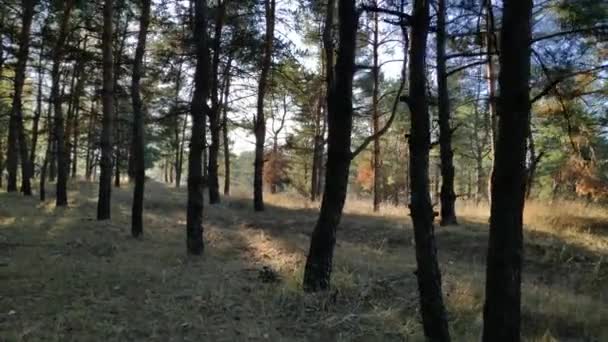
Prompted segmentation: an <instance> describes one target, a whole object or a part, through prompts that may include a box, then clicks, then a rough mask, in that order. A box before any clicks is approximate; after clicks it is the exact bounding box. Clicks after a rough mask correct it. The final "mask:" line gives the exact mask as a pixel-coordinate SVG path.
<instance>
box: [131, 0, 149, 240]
mask: <svg viewBox="0 0 608 342" xmlns="http://www.w3.org/2000/svg"><path fill="white" fill-rule="evenodd" d="M140 5H141V17H140V21H139V34H138V39H137V48H136V49H135V60H134V61H133V75H132V79H131V98H132V101H133V142H132V146H133V152H134V154H133V157H134V158H135V160H134V163H133V164H134V165H133V166H134V168H135V187H134V189H133V206H132V208H131V235H133V237H136V238H137V237H139V236H141V235H142V233H143V205H144V184H145V178H146V168H145V160H144V146H145V141H144V122H145V110H144V108H143V103H142V100H141V95H140V92H141V90H140V80H141V77H142V74H143V72H144V71H143V60H144V54H145V52H146V37H147V35H148V26H149V25H150V6H151V0H141V2H140Z"/></svg>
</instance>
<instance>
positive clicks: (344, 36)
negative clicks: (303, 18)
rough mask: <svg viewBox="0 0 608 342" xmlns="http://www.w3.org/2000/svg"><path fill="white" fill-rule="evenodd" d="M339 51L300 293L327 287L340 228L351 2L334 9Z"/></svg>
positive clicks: (347, 156)
mask: <svg viewBox="0 0 608 342" xmlns="http://www.w3.org/2000/svg"><path fill="white" fill-rule="evenodd" d="M338 17H339V21H340V26H339V38H340V40H339V42H340V43H339V47H338V58H337V61H336V66H335V71H334V70H332V73H334V72H335V74H334V75H335V79H333V80H332V84H331V86H330V88H329V94H328V113H327V114H328V124H329V132H328V151H327V153H328V157H327V168H326V177H327V179H330V180H331V181H330V182H326V183H325V192H324V193H323V201H322V203H321V212H320V215H319V219H318V221H317V224H316V226H315V229H314V231H313V233H312V238H311V241H310V250H309V252H308V257H307V259H306V267H305V270H304V284H303V286H304V290H305V291H319V290H326V289H329V287H330V279H331V270H332V259H333V253H334V247H335V245H336V229H337V227H338V225H339V224H340V219H341V217H342V209H343V208H344V201H345V199H346V190H347V188H348V173H349V167H350V162H351V151H350V143H351V133H352V123H353V103H352V96H353V76H354V73H355V54H356V45H357V44H356V41H357V25H358V20H357V19H358V15H357V11H356V8H355V0H340V1H339V8H338Z"/></svg>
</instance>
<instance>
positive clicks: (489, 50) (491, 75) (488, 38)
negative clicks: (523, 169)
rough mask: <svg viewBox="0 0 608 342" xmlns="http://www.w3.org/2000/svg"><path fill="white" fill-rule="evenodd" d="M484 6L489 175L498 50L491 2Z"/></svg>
mask: <svg viewBox="0 0 608 342" xmlns="http://www.w3.org/2000/svg"><path fill="white" fill-rule="evenodd" d="M484 4H485V12H486V13H485V14H486V18H485V22H486V35H485V43H486V58H487V60H488V62H487V64H486V79H487V82H488V116H489V120H488V121H489V124H490V127H489V128H490V130H489V131H490V147H491V148H492V153H491V155H492V170H491V171H490V175H492V173H493V172H494V166H495V164H494V162H495V160H494V156H495V155H496V139H497V137H498V134H497V130H498V113H497V108H496V107H497V104H496V101H497V95H496V94H497V92H496V70H495V69H496V68H495V65H494V53H495V52H496V50H497V49H498V46H497V42H496V35H495V34H494V29H495V27H494V26H495V25H494V11H493V9H492V0H484ZM487 186H488V189H487V197H488V199H491V195H490V194H491V192H492V177H491V176H490V177H488V183H487Z"/></svg>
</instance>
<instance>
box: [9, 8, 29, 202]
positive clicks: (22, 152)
mask: <svg viewBox="0 0 608 342" xmlns="http://www.w3.org/2000/svg"><path fill="white" fill-rule="evenodd" d="M34 5H35V1H34V0H23V1H22V8H23V13H22V17H21V19H22V21H21V22H22V24H21V32H20V33H19V50H18V51H17V55H16V58H17V66H16V68H15V81H14V93H13V105H12V109H11V115H10V123H9V129H10V131H9V144H8V158H7V159H8V166H9V191H16V190H17V189H16V188H17V159H18V158H20V159H21V192H23V194H24V195H26V196H31V195H32V187H31V183H30V181H31V180H30V178H31V176H32V175H31V173H32V166H31V164H30V156H29V154H28V148H27V140H26V138H25V129H24V127H23V104H22V99H21V98H22V95H23V85H24V83H25V76H26V72H27V70H26V69H27V60H28V56H29V49H30V29H31V26H32V18H33V16H34ZM17 154H19V157H18V156H17Z"/></svg>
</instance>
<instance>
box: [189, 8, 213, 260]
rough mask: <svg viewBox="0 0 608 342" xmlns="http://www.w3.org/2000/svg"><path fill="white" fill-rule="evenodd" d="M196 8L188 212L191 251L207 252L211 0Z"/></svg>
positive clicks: (197, 252)
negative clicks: (205, 152) (205, 171)
mask: <svg viewBox="0 0 608 342" xmlns="http://www.w3.org/2000/svg"><path fill="white" fill-rule="evenodd" d="M194 8H195V25H194V37H195V44H196V46H195V49H196V59H197V62H196V71H195V74H194V93H193V94H192V103H191V108H190V115H191V116H192V134H191V135H190V153H189V155H188V212H187V222H186V231H187V248H188V253H190V254H193V255H200V254H202V253H203V249H204V244H203V205H204V193H203V170H202V168H203V163H202V152H203V148H204V144H205V115H207V114H208V111H209V109H208V108H207V104H206V102H207V98H208V97H209V84H208V80H209V77H210V65H209V48H208V43H207V0H194Z"/></svg>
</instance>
